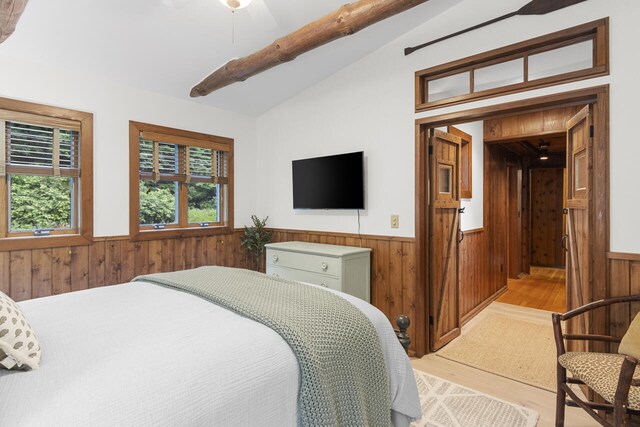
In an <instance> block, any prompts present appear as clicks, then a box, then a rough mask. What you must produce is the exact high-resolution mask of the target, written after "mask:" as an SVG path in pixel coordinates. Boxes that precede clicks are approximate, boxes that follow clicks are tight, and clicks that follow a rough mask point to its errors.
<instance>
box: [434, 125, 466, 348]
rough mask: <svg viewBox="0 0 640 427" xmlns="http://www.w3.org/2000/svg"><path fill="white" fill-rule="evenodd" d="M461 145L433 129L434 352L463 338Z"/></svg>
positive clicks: (454, 138) (455, 138)
mask: <svg viewBox="0 0 640 427" xmlns="http://www.w3.org/2000/svg"><path fill="white" fill-rule="evenodd" d="M460 144H461V140H460V138H459V137H457V136H454V135H451V134H448V133H446V132H442V131H439V130H433V131H432V134H431V138H430V139H429V171H430V175H429V178H430V179H429V181H430V188H429V192H430V206H429V211H430V215H429V242H430V243H429V245H430V246H429V254H430V267H431V268H430V272H429V281H430V284H429V288H430V289H431V295H430V301H431V307H430V309H431V311H430V313H431V314H430V319H429V323H430V328H431V333H430V337H431V350H432V351H436V350H438V349H439V348H441V347H442V346H444V345H445V344H447V343H448V342H449V341H451V340H452V339H454V338H455V337H457V336H459V335H460V316H459V313H458V244H459V241H458V238H459V235H460V231H459V228H460V212H459V209H460V167H459V166H460Z"/></svg>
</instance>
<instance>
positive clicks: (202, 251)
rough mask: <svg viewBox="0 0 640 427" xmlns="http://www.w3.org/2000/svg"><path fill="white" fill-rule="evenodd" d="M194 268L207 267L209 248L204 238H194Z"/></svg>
mask: <svg viewBox="0 0 640 427" xmlns="http://www.w3.org/2000/svg"><path fill="white" fill-rule="evenodd" d="M195 239H196V267H202V266H203V265H207V258H208V257H209V254H208V252H209V248H208V246H207V238H206V237H196V238H195Z"/></svg>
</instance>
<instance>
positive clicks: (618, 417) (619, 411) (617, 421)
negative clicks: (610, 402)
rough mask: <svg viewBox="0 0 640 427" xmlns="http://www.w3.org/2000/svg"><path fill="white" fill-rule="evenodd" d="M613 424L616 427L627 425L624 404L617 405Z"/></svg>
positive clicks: (614, 409)
mask: <svg viewBox="0 0 640 427" xmlns="http://www.w3.org/2000/svg"><path fill="white" fill-rule="evenodd" d="M616 403H618V402H616ZM613 423H614V425H615V426H616V427H624V426H626V425H627V411H626V410H625V407H624V406H623V405H622V404H616V405H615V406H614V408H613Z"/></svg>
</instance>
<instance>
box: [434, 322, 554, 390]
mask: <svg viewBox="0 0 640 427" xmlns="http://www.w3.org/2000/svg"><path fill="white" fill-rule="evenodd" d="M436 354H437V355H438V356H441V357H444V358H446V359H449V360H453V361H455V362H459V363H463V364H465V365H468V366H471V367H474V368H477V369H481V370H483V371H487V372H491V373H492V374H496V375H500V376H503V377H506V378H509V379H512V380H516V381H520V382H523V383H525V384H529V385H533V386H535V387H539V388H542V389H544V390H549V391H555V388H556V386H555V384H556V348H555V343H554V339H553V328H552V326H551V315H549V321H548V322H547V321H538V320H528V319H521V318H518V317H517V316H507V315H501V314H494V313H490V314H487V315H486V316H483V318H481V319H479V321H478V322H477V323H476V324H474V325H473V326H472V327H471V328H470V329H468V330H464V331H463V333H462V336H460V337H459V338H456V339H455V340H453V341H452V342H451V343H450V344H449V345H447V346H446V347H444V348H443V349H441V350H440V351H438V352H437V353H436Z"/></svg>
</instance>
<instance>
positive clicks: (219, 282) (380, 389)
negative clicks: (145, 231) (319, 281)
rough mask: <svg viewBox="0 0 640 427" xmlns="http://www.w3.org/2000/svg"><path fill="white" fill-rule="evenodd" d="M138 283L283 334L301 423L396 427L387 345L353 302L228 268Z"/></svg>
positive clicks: (141, 278)
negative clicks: (296, 382) (294, 368)
mask: <svg viewBox="0 0 640 427" xmlns="http://www.w3.org/2000/svg"><path fill="white" fill-rule="evenodd" d="M134 281H144V282H151V283H154V284H158V285H162V286H165V287H169V288H174V289H178V290H181V291H185V292H188V293H191V294H193V295H197V296H199V297H201V298H204V299H206V300H208V301H211V302H212V303H214V304H217V305H219V306H221V307H224V308H226V309H228V310H232V311H234V312H236V313H238V314H240V315H242V316H244V317H248V318H249V319H252V320H255V321H257V322H260V323H262V324H263V325H265V326H268V327H269V328H271V329H273V330H274V331H276V332H277V333H278V334H279V335H280V336H281V337H282V338H283V339H284V340H285V341H286V342H287V343H288V344H289V346H290V347H291V349H292V350H293V352H294V353H295V355H296V357H297V359H298V364H299V365H300V386H299V393H298V424H300V425H303V426H358V427H361V426H385V427H388V426H389V425H390V424H391V403H390V398H389V383H388V378H387V369H386V367H385V361H384V355H383V353H382V347H381V345H380V339H379V338H378V335H377V333H376V331H375V328H374V327H373V325H372V324H371V322H370V321H369V319H368V318H367V317H366V316H365V315H364V314H363V313H362V312H361V311H360V310H359V309H357V308H356V307H355V306H354V305H352V304H351V303H349V302H348V301H346V300H345V299H343V298H341V297H339V296H337V295H335V294H333V293H331V292H328V291H325V290H323V289H320V288H316V287H313V286H306V285H302V284H300V283H296V282H292V281H288V280H284V279H279V278H275V277H271V276H267V275H265V274H262V273H256V272H254V271H249V270H243V269H236V268H226V267H200V268H196V269H193V270H187V271H176V272H173V273H159V274H150V275H146V276H139V277H136V278H135V279H134Z"/></svg>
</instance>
